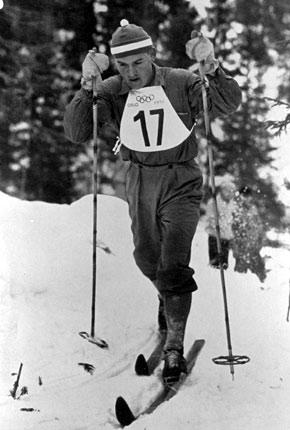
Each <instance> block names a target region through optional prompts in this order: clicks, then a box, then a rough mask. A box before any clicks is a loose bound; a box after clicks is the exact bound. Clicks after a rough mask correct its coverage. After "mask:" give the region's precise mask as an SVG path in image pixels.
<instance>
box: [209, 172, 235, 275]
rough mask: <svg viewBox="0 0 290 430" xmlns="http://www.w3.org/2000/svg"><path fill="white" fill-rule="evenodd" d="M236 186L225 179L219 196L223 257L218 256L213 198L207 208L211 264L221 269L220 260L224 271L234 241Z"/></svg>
mask: <svg viewBox="0 0 290 430" xmlns="http://www.w3.org/2000/svg"><path fill="white" fill-rule="evenodd" d="M235 189H236V187H235V185H234V183H233V182H232V180H231V179H230V178H228V177H224V178H223V180H222V182H221V183H220V186H219V192H218V194H217V206H218V214H219V226H220V238H221V248H222V249H221V251H222V252H221V256H220V257H219V255H218V248H217V239H216V220H215V210H214V202H213V198H211V199H210V200H209V201H208V203H207V207H206V232H207V233H208V251H209V263H210V265H211V266H212V267H215V268H219V266H220V259H221V263H222V266H223V268H224V269H227V268H228V256H229V249H230V247H231V242H232V239H233V231H232V222H233V212H234V210H235V201H234V196H235Z"/></svg>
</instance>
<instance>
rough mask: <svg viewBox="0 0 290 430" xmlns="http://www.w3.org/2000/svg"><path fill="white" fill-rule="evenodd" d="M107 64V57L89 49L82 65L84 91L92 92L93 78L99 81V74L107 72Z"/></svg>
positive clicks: (94, 49)
mask: <svg viewBox="0 0 290 430" xmlns="http://www.w3.org/2000/svg"><path fill="white" fill-rule="evenodd" d="M109 64H110V63H109V58H108V56H107V55H105V54H100V53H98V52H96V48H93V49H90V50H89V52H88V54H87V55H86V57H85V59H84V61H83V64H82V80H81V85H82V87H83V88H84V89H85V90H92V88H93V77H96V78H97V80H100V79H101V74H102V73H103V72H104V71H105V70H107V68H108V67H109Z"/></svg>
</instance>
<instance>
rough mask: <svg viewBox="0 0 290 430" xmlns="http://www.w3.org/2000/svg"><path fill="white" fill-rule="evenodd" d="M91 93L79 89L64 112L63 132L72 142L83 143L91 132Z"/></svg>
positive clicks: (90, 135) (89, 136)
mask: <svg viewBox="0 0 290 430" xmlns="http://www.w3.org/2000/svg"><path fill="white" fill-rule="evenodd" d="M92 104H93V94H92V92H89V91H86V90H83V89H81V90H79V91H78V92H77V93H76V94H75V96H74V98H73V99H72V100H71V102H70V103H69V104H68V105H67V107H66V109H65V113H64V119H63V126H64V133H65V136H66V138H67V139H68V140H70V141H71V142H73V143H83V142H86V141H87V140H89V139H90V138H91V137H92V134H93V113H92Z"/></svg>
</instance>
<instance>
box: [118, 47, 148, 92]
mask: <svg viewBox="0 0 290 430" xmlns="http://www.w3.org/2000/svg"><path fill="white" fill-rule="evenodd" d="M152 63H153V56H152V54H151V53H149V52H148V53H147V52H142V53H140V54H134V55H128V56H126V57H122V58H116V65H117V69H118V71H119V73H120V75H121V76H122V78H123V79H124V80H125V82H126V83H127V85H128V86H129V88H131V89H132V90H138V89H139V88H143V87H146V85H148V84H149V82H150V81H151V80H152V77H153V67H152Z"/></svg>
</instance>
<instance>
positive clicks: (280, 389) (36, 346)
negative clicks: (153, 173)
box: [0, 193, 290, 430]
mask: <svg viewBox="0 0 290 430" xmlns="http://www.w3.org/2000/svg"><path fill="white" fill-rule="evenodd" d="M0 207H1V211H0V315H1V324H0V346H1V350H0V360H1V361H0V423H1V430H32V429H33V430H60V429H61V430H102V429H105V430H109V429H116V428H119V426H118V423H117V421H116V419H115V416H114V402H115V399H116V397H117V396H118V395H124V396H125V398H126V399H128V401H129V403H130V405H131V407H132V409H133V411H134V412H135V413H136V412H138V411H141V410H142V408H144V407H145V406H146V404H147V403H148V402H149V401H150V398H151V397H152V395H153V394H154V393H155V392H156V390H158V389H160V386H161V384H160V380H159V379H158V375H160V368H159V369H157V371H156V374H155V375H153V376H151V377H137V376H136V375H134V370H133V365H134V361H135V358H136V355H137V354H138V353H140V352H143V353H144V354H145V355H148V353H149V352H150V350H151V349H152V348H153V346H154V342H155V339H156V316H157V299H156V292H155V291H154V288H153V287H152V286H151V284H150V282H149V281H148V280H147V279H145V278H144V277H143V276H142V274H141V273H140V272H139V271H138V269H137V268H136V266H135V263H134V261H133V257H132V250H133V245H132V239H131V231H130V220H129V216H128V208H127V204H126V203H125V202H124V201H122V200H120V199H118V198H116V197H109V196H98V253H97V267H98V276H97V318H96V332H97V335H98V336H100V337H101V338H103V339H105V340H106V341H107V342H108V344H109V349H100V348H98V347H97V346H95V345H93V344H91V343H89V342H88V341H86V340H84V339H83V338H81V337H80V336H79V335H78V333H79V332H80V331H87V332H89V331H90V307H91V288H92V286H91V273H92V231H91V230H92V227H91V226H92V196H91V195H88V196H85V197H83V198H82V199H80V200H78V201H76V202H75V203H73V204H71V205H58V204H48V203H44V202H27V201H21V200H18V199H16V198H13V197H10V196H8V195H5V194H4V193H0ZM263 252H264V254H266V255H267V256H269V258H268V259H267V268H268V269H269V274H268V277H267V279H266V281H265V283H264V284H261V283H260V282H259V280H258V278H257V277H256V276H255V275H253V274H250V273H248V274H246V275H245V274H239V273H236V272H234V271H233V266H234V261H233V259H232V257H231V258H230V267H229V269H228V270H227V271H226V272H225V278H226V286H227V296H228V307H229V316H230V327H231V338H232V345H233V354H235V355H238V354H241V355H247V356H249V357H250V359H251V360H250V362H249V363H248V364H244V365H238V366H235V375H234V380H233V379H232V376H231V374H230V369H229V367H228V366H218V365H216V364H214V363H213V361H212V358H213V357H217V356H220V355H227V354H228V351H227V341H226V331H225V319H224V309H223V298H222V290H221V285H220V273H219V271H217V270H215V269H212V268H210V267H209V266H208V257H207V237H206V233H205V231H204V224H203V220H201V222H200V224H199V228H198V230H197V233H196V236H195V239H194V242H193V246H192V266H193V267H194V269H195V272H196V275H195V276H196V281H197V283H198V285H199V290H198V291H197V292H196V293H194V298H193V306H192V310H191V313H190V317H189V321H188V326H187V332H186V339H185V350H186V349H188V347H189V346H190V344H191V343H192V341H193V340H194V339H198V338H204V339H205V340H206V344H205V347H204V349H203V350H202V352H201V354H200V356H199V358H198V360H197V364H196V367H195V368H194V370H193V373H192V375H191V376H190V377H189V378H188V380H187V382H186V384H185V386H184V387H183V388H182V390H181V391H180V392H179V393H178V395H177V396H175V397H174V398H173V399H172V400H170V401H169V402H167V403H165V404H163V405H162V406H160V407H159V408H158V409H157V410H156V411H155V412H154V413H153V414H151V415H148V416H141V417H140V419H139V420H137V421H136V422H134V423H133V424H132V425H131V426H130V428H132V429H133V430H136V429H138V430H144V429H146V430H157V429H158V430H163V429H164V430H165V429H166V430H171V429H172V430H173V429H174V430H176V429H177V430H189V429H190V430H192V429H195V430H213V429H214V430H219V429H223V430H224V429H228V430H241V429H244V428H247V429H249V430H262V429H263V430H286V429H289V428H290V411H289V405H288V403H289V398H290V376H289V375H290V344H289V331H290V325H289V322H287V311H288V300H289V278H290V276H289V275H290V255H289V253H290V251H289V249H287V248H276V249H273V248H265V249H263ZM21 362H22V363H23V370H22V374H21V378H20V383H19V389H18V391H17V396H19V395H20V391H21V388H22V387H27V390H28V393H27V394H24V395H22V396H20V398H18V399H16V400H14V399H13V398H12V397H11V396H10V395H9V391H10V390H12V388H13V384H14V382H15V380H16V376H15V374H14V375H12V373H17V372H18V369H19V366H20V363H21ZM78 363H89V364H92V365H93V366H94V367H95V370H94V372H93V374H90V373H88V372H86V371H85V370H84V368H83V366H81V365H79V364H78ZM40 382H41V384H40ZM21 409H26V410H21ZM29 410H30V411H29Z"/></svg>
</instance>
